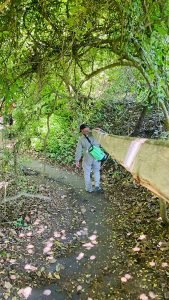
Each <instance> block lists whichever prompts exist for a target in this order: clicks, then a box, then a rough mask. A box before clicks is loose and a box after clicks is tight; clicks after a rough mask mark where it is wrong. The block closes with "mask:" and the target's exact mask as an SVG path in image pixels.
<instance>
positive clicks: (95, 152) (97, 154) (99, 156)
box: [84, 135, 108, 161]
mask: <svg viewBox="0 0 169 300" xmlns="http://www.w3.org/2000/svg"><path fill="white" fill-rule="evenodd" d="M84 136H85V138H86V139H87V140H88V142H89V143H90V145H91V147H90V148H89V149H88V152H89V153H90V154H91V155H92V156H93V158H94V159H96V160H98V161H105V160H106V159H107V157H108V155H107V154H106V153H105V152H104V151H103V150H102V149H101V148H100V147H98V146H94V145H93V144H92V143H91V141H90V139H89V138H88V136H86V135H84Z"/></svg>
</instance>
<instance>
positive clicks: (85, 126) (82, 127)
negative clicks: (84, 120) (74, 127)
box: [80, 124, 89, 132]
mask: <svg viewBox="0 0 169 300" xmlns="http://www.w3.org/2000/svg"><path fill="white" fill-rule="evenodd" d="M85 128H89V126H88V125H87V124H81V125H80V132H81V131H82V130H83V129H85Z"/></svg>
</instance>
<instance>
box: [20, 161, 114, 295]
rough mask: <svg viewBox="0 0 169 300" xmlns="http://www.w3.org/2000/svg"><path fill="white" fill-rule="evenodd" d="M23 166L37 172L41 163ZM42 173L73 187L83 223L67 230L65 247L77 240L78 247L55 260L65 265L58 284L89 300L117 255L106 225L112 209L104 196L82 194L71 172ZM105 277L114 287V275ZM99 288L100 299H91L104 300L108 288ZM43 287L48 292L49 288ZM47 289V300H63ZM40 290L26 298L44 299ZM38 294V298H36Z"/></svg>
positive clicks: (79, 179) (78, 180)
mask: <svg viewBox="0 0 169 300" xmlns="http://www.w3.org/2000/svg"><path fill="white" fill-rule="evenodd" d="M23 164H24V166H26V167H29V168H31V169H33V170H36V171H38V172H39V171H40V172H41V171H43V169H44V166H43V163H41V162H39V161H37V160H36V161H33V160H30V161H27V162H24V163H23ZM45 174H46V176H47V177H48V178H52V179H54V180H55V181H56V182H57V183H59V184H61V185H65V189H67V187H71V188H73V192H74V198H75V199H76V203H78V206H79V213H81V214H82V222H81V224H79V227H78V228H76V231H75V230H74V229H72V230H69V228H67V229H66V231H67V233H66V239H65V241H64V243H65V245H66V244H68V243H69V244H71V243H73V241H74V240H76V239H77V240H78V247H75V250H74V251H71V253H70V254H69V255H66V256H64V255H63V257H62V256H61V257H59V259H57V264H58V263H59V264H61V265H62V266H64V269H63V270H61V271H60V277H61V279H60V281H59V285H60V286H61V287H62V288H63V290H65V291H68V293H69V294H70V299H88V297H89V298H92V297H93V296H94V295H93V293H96V291H95V290H96V289H95V287H94V286H95V285H98V282H99V281H100V280H101V281H103V277H104V273H105V272H107V271H108V269H109V261H110V259H111V258H112V254H113V256H114V257H115V255H116V245H115V239H114V238H115V237H113V232H112V226H109V225H108V224H107V221H108V220H109V219H110V218H112V215H113V210H112V207H110V206H109V204H108V202H107V200H106V198H105V196H104V195H103V194H92V195H89V194H87V193H86V192H85V191H84V183H83V178H82V177H80V176H78V175H76V174H74V173H71V172H68V171H64V170H60V169H57V168H54V167H51V166H49V165H47V166H46V167H45ZM72 200H73V199H72ZM118 257H119V254H118ZM49 268H50V272H55V269H56V265H55V264H51V265H50V266H49ZM108 277H109V279H110V277H112V280H113V284H115V285H116V284H117V282H116V280H114V278H115V276H114V274H113V276H110V275H109V276H108ZM106 280H107V279H106ZM99 285H100V291H99V288H98V287H97V293H101V294H102V296H101V294H100V296H94V297H96V298H94V299H97V297H102V299H104V298H105V299H106V294H107V292H108V290H109V289H108V290H107V291H105V287H104V284H103V282H102V284H101V283H99ZM101 286H102V287H101ZM44 288H46V289H48V288H49V287H48V286H47V287H43V289H44ZM111 288H113V286H112V287H111ZM50 289H51V291H52V293H51V295H50V296H49V297H48V299H66V298H65V295H62V296H61V295H59V296H58V295H57V293H56V289H55V288H54V286H53V285H52V286H50ZM40 291H41V289H37V288H36V289H33V291H32V295H31V296H30V298H29V299H32V300H33V299H43V297H42V298H40V297H41V296H40ZM37 295H38V297H39V298H36V297H37ZM57 297H58V298H57ZM59 297H60V298H59ZM61 297H62V298H61ZM67 297H68V295H67ZM98 299H99V298H98ZM100 299H101V298H100Z"/></svg>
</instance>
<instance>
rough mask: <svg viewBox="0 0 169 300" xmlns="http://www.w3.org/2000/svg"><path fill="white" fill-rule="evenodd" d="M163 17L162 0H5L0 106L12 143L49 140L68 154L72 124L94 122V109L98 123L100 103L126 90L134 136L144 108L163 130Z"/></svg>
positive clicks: (50, 148) (52, 148) (168, 8)
mask: <svg viewBox="0 0 169 300" xmlns="http://www.w3.org/2000/svg"><path fill="white" fill-rule="evenodd" d="M168 15H169V5H168V1H164V0H160V1H153V0H151V1H142V0H137V1H122V0H120V1H109V0H106V1H105V0H103V1H92V0H88V1H74V0H63V1H55V0H51V1H48V0H43V1H40V0H32V1H30V0H24V1H21V0H15V1H13V0H7V1H3V3H2V4H1V5H0V16H1V17H0V26H1V33H0V42H1V57H0V62H1V70H0V96H1V99H2V105H1V110H2V113H3V115H8V114H9V112H10V111H11V107H12V106H14V107H15V109H14V110H13V116H14V119H15V121H16V122H15V126H14V129H13V130H14V131H15V136H17V138H18V144H20V143H21V144H23V142H24V144H25V145H30V144H32V145H35V144H36V147H37V149H42V148H43V147H44V146H47V150H46V151H47V152H50V153H53V156H55V157H57V158H59V159H60V158H61V159H62V158H66V157H67V155H64V153H65V151H67V150H68V151H69V150H70V149H72V145H74V142H75V139H76V137H77V133H78V125H79V124H80V123H81V122H82V121H85V122H88V121H89V122H90V123H91V124H93V125H95V124H94V121H93V116H96V114H97V118H95V119H97V120H96V121H97V122H96V123H101V122H98V121H99V116H100V118H101V119H103V113H102V112H103V109H102V106H104V107H105V108H106V106H108V107H109V106H112V103H113V102H116V103H117V102H118V101H121V100H122V99H123V100H124V99H125V101H126V99H127V98H126V97H125V95H127V96H128V99H130V100H131V99H132V101H135V102H138V103H139V112H138V116H137V120H135V124H134V128H132V131H134V134H135V135H138V134H139V130H140V126H141V124H142V121H143V119H144V116H145V114H146V113H147V111H150V110H156V109H157V110H158V111H159V112H160V110H161V116H160V121H161V119H163V120H164V122H163V123H164V125H165V128H166V129H168V127H169V115H168V95H169V86H168V82H169V81H168V79H169V78H168V76H169V70H168V59H169V57H168V48H169V46H168V45H169V43H168V39H169V36H168V29H169V28H168V25H169V18H168ZM119 109H120V108H119V106H117V109H116V110H115V111H114V112H113V110H112V121H113V120H115V119H116V112H117V110H119ZM123 110H124V106H121V112H120V114H121V118H120V120H121V123H120V124H119V127H120V126H121V124H122V123H123ZM118 119H119V118H118ZM109 123H111V120H109ZM101 125H102V126H103V127H104V128H105V129H107V130H109V126H108V125H106V122H102V124H101ZM113 129H114V127H113ZM113 131H116V130H113ZM116 132H117V131H116ZM131 133H132V132H131V131H130V130H129V132H125V131H124V132H122V131H121V132H120V134H131ZM32 138H33V139H32ZM54 154H56V155H54ZM71 160H72V155H70V157H69V158H67V162H69V161H71Z"/></svg>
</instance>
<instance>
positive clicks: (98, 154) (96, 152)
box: [88, 145, 107, 161]
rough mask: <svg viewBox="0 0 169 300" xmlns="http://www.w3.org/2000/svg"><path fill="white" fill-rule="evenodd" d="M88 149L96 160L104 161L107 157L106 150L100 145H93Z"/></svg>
mask: <svg viewBox="0 0 169 300" xmlns="http://www.w3.org/2000/svg"><path fill="white" fill-rule="evenodd" d="M88 151H89V153H90V154H91V155H92V156H93V158H94V159H96V160H99V161H104V160H106V158H107V154H106V153H104V151H103V150H102V149H101V148H100V147H97V146H94V145H92V146H91V147H90V148H89V150H88Z"/></svg>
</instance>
